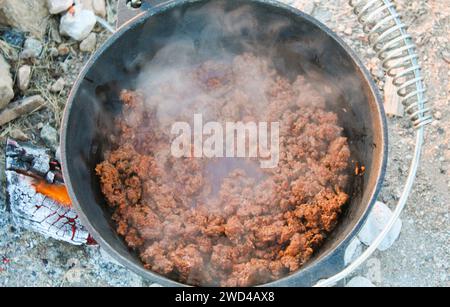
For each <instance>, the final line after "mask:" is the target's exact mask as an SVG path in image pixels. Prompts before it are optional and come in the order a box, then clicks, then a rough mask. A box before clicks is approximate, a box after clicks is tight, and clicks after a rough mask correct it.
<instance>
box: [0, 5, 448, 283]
mask: <svg viewBox="0 0 450 307" xmlns="http://www.w3.org/2000/svg"><path fill="white" fill-rule="evenodd" d="M90 1H91V0H83V1H82V2H85V5H86V3H87V4H88V8H89V10H90V11H92V12H93V13H95V14H97V16H99V17H101V18H102V19H103V20H105V21H106V22H108V23H109V24H111V25H113V24H114V20H115V4H116V0H108V1H104V0H103V1H94V2H95V5H90V4H89V2H90ZM284 1H285V2H287V3H289V4H291V5H294V6H296V7H298V8H300V9H302V10H304V11H306V12H307V13H310V14H312V15H314V16H315V17H317V18H318V19H320V20H321V21H322V22H324V23H325V24H326V25H328V26H329V27H330V28H332V29H333V30H334V31H336V32H337V33H338V34H339V35H340V36H341V37H343V38H344V40H345V41H346V42H347V43H348V44H349V45H350V46H351V47H352V48H353V49H354V50H355V51H356V52H357V53H358V54H359V56H360V57H361V59H362V60H363V61H364V62H365V64H366V65H367V66H368V67H369V68H370V70H371V72H372V73H373V75H374V77H375V79H376V81H377V83H378V85H379V86H380V89H383V88H384V82H385V78H384V76H383V73H382V70H381V68H380V63H379V62H378V61H377V60H376V59H374V53H373V52H372V51H370V49H369V48H368V46H367V39H366V37H365V35H364V34H363V33H362V31H361V27H360V26H359V25H358V24H357V22H356V21H355V17H354V16H353V14H352V13H351V8H350V6H349V5H348V4H347V1H346V0H334V1H326V0H315V1H305V0H297V1H295V0H294V1H289V0H284ZM8 2H14V3H17V1H10V0H3V1H2V0H0V7H2V5H3V6H4V8H3V12H1V11H0V22H3V23H4V24H9V25H12V27H10V26H1V25H0V53H1V54H0V58H4V59H5V61H2V60H1V59H0V71H2V73H1V74H0V79H1V80H0V109H1V108H2V107H4V106H5V105H7V104H8V102H9V101H10V100H11V101H13V102H14V101H20V99H21V98H23V97H30V96H33V95H40V96H41V97H42V100H43V101H44V102H43V106H42V108H41V109H39V110H34V109H33V110H30V111H31V112H30V113H27V114H23V115H22V116H20V117H19V118H17V119H15V120H13V121H9V122H7V123H4V124H3V123H2V124H0V142H1V144H4V141H5V139H6V138H7V137H8V136H11V137H14V138H17V139H22V140H29V141H31V142H33V143H35V144H41V145H44V144H46V145H47V146H50V147H54V148H56V147H57V144H58V135H57V133H56V131H57V129H58V128H59V125H60V120H61V115H62V110H63V108H64V104H65V101H66V98H67V95H68V91H69V90H70V87H71V84H72V83H73V81H74V80H75V78H76V76H77V74H78V72H79V71H80V69H81V68H82V66H83V64H84V63H85V62H86V61H87V59H88V58H89V56H90V55H91V52H92V51H93V50H95V49H96V48H97V47H98V46H100V45H101V43H102V42H103V41H104V40H105V39H106V38H107V37H108V36H109V32H108V31H107V30H105V28H104V27H102V26H101V25H99V24H98V23H97V25H95V26H93V25H92V27H93V28H92V27H91V25H90V24H89V23H92V17H93V15H94V14H91V13H87V14H84V13H83V14H84V15H86V16H84V17H83V18H86V20H84V21H83V25H84V27H81V28H77V27H76V26H74V25H77V21H76V20H73V18H72V17H70V16H66V15H68V14H69V13H71V12H70V11H69V12H68V13H66V10H67V8H68V5H67V3H69V6H70V4H71V3H72V1H71V0H69V1H64V0H63V1H49V2H54V3H53V4H54V5H53V6H51V11H52V12H53V13H54V14H53V15H51V16H50V17H48V14H49V13H48V9H47V8H46V6H45V3H46V2H47V1H46V0H39V1H31V2H33V4H32V5H38V6H39V3H41V4H42V6H40V7H35V8H33V9H32V11H33V12H34V14H33V15H36V16H35V18H39V20H40V22H43V21H42V20H46V21H45V24H43V25H41V26H40V27H36V26H35V24H36V22H32V21H30V20H29V18H32V17H26V18H23V20H22V23H18V22H19V21H20V20H19V19H18V18H13V17H14V16H24V15H25V16H29V15H30V14H27V12H26V11H24V12H22V13H21V14H19V15H14V14H18V13H17V12H14V11H11V8H10V7H8V5H9V4H8ZM28 2H30V0H27V1H23V3H24V5H25V8H21V7H20V5H19V7H18V8H17V7H16V8H15V9H27V7H26V5H27V3H28ZM91 2H92V1H91ZM100 2H102V3H104V4H105V6H104V7H102V4H101V3H100ZM395 2H396V3H397V4H398V8H399V10H400V11H401V12H402V13H403V15H404V16H405V21H406V22H407V23H408V24H410V25H411V26H410V29H409V31H410V32H411V34H412V35H413V37H414V38H415V39H416V41H417V44H418V46H419V51H420V55H421V59H422V64H423V68H424V74H425V80H426V84H427V86H428V90H429V91H428V96H429V99H430V101H431V103H432V105H433V108H434V112H433V113H434V117H435V122H434V123H433V124H432V125H431V126H430V127H429V128H427V134H426V144H425V150H424V156H423V160H422V163H421V167H420V171H419V174H418V179H417V182H416V184H415V186H414V192H413V193H412V195H411V197H410V199H409V202H408V206H407V208H406V211H405V212H404V213H403V215H402V221H403V227H402V230H401V234H400V237H399V239H398V240H397V241H396V242H395V244H394V245H393V246H392V247H391V248H389V249H388V250H387V251H383V252H379V251H378V252H376V253H375V254H374V255H373V256H372V257H371V259H370V260H369V261H367V262H366V263H365V264H364V265H363V266H362V267H361V268H360V270H359V271H358V272H357V274H358V275H360V276H363V277H365V278H367V279H368V280H370V281H371V282H372V283H373V284H375V285H377V286H450V281H449V276H450V263H449V255H450V250H449V248H450V227H449V225H450V224H449V212H450V196H449V193H448V192H449V190H450V179H449V178H450V176H449V171H450V143H449V140H450V113H449V112H447V111H446V109H447V108H448V107H449V103H450V98H449V97H450V96H449V93H450V82H449V80H450V72H449V67H450V38H449V33H450V7H449V5H448V1H447V0H428V1H425V0H398V1H395ZM5 3H6V4H5ZM99 3H100V4H99ZM44 8H45V9H44ZM28 10H30V7H28ZM70 10H72V9H70ZM5 11H6V13H5ZM72 13H73V12H72ZM8 14H9V15H8ZM39 14H43V15H45V19H43V18H41V17H42V16H41V17H37V16H39ZM88 15H89V16H88ZM11 16H13V17H11ZM73 16H75V15H73ZM61 18H63V19H65V23H66V26H65V28H64V27H62V29H60V27H59V24H60V19H61ZM30 25H31V26H30ZM86 25H87V26H86ZM60 30H62V31H60ZM30 33H31V34H30ZM5 72H8V75H9V74H10V80H9V79H8V76H7V74H6V73H5ZM12 96H14V98H13V97H12ZM37 105H39V106H40V104H39V102H38V103H37ZM9 106H11V103H9ZM0 121H1V118H0ZM389 128H390V133H389V137H390V151H389V171H388V176H387V180H386V182H385V184H384V187H383V191H382V193H381V195H380V197H379V199H380V201H382V202H384V203H386V204H388V205H389V206H391V208H393V207H394V206H395V203H396V201H397V200H398V197H399V195H400V193H401V189H402V182H403V180H404V179H405V176H406V173H407V170H408V162H409V160H410V158H411V157H412V150H413V145H414V138H413V135H414V131H413V129H412V128H411V127H410V125H409V122H408V120H407V119H406V118H401V117H395V118H394V117H391V118H390V119H389ZM3 165H4V149H3V145H2V146H0V169H3V168H4V167H3ZM0 179H1V182H2V185H3V184H4V173H3V172H0ZM4 202H5V193H4V190H3V188H2V190H1V191H0V286H77V285H85V286H94V285H98V286H149V285H151V283H150V282H148V281H145V280H143V279H141V278H140V277H138V276H137V275H135V274H133V273H131V272H129V271H128V270H126V269H124V268H123V267H120V266H118V265H117V264H115V263H114V262H113V261H111V259H110V258H109V257H108V256H107V255H105V254H104V253H103V252H102V251H100V249H99V248H96V247H75V246H71V245H68V244H65V243H61V242H58V241H55V240H52V239H45V238H43V237H41V236H40V235H38V234H35V233H31V232H27V231H23V230H20V229H16V228H15V227H14V226H13V225H11V223H10V217H9V213H8V212H6V211H5V205H4Z"/></svg>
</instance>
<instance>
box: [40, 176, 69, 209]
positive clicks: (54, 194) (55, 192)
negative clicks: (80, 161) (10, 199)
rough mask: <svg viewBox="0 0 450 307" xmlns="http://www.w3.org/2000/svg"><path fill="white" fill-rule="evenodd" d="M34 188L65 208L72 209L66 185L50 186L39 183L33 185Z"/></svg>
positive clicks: (45, 183) (43, 182)
mask: <svg viewBox="0 0 450 307" xmlns="http://www.w3.org/2000/svg"><path fill="white" fill-rule="evenodd" d="M33 187H34V188H35V190H36V192H38V193H41V194H43V195H45V196H47V197H49V198H51V199H53V200H55V201H57V202H59V203H60V204H62V205H63V206H65V207H71V206H72V202H71V200H70V198H69V194H68V193H67V189H66V187H65V186H64V185H60V184H49V183H47V182H45V181H42V180H41V181H37V182H34V183H33Z"/></svg>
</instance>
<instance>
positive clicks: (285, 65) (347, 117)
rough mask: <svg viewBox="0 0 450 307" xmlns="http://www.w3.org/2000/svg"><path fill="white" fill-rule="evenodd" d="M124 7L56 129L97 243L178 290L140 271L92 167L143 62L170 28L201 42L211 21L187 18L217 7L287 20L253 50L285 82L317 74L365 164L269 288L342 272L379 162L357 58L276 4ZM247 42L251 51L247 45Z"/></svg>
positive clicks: (383, 145) (380, 138) (243, 1)
mask: <svg viewBox="0 0 450 307" xmlns="http://www.w3.org/2000/svg"><path fill="white" fill-rule="evenodd" d="M124 1H126V0H121V6H122V9H123V8H125V9H127V10H128V9H129V10H130V11H128V12H127V13H125V14H124V12H123V11H121V18H124V16H125V18H128V17H130V16H132V15H137V16H136V17H135V18H133V19H131V20H130V21H129V22H127V23H125V24H124V25H123V26H122V27H121V28H119V30H118V31H117V32H116V33H115V34H114V35H113V36H112V37H111V38H110V39H109V40H108V41H107V42H106V43H105V44H104V45H103V47H102V48H100V50H98V51H97V52H96V53H95V54H94V55H93V56H92V58H91V59H90V61H89V62H88V63H87V65H86V67H85V68H84V70H83V72H82V73H81V74H80V76H79V78H78V80H77V81H76V83H75V85H74V87H73V89H72V92H71V94H70V98H69V101H68V103H67V107H66V110H65V114H64V120H63V124H62V158H63V171H64V179H65V182H66V184H67V187H68V190H69V193H70V197H71V199H72V201H73V205H74V207H75V209H76V210H77V212H78V213H79V216H80V218H81V220H82V222H83V223H84V224H85V226H86V227H87V228H88V229H89V231H90V232H91V234H92V235H93V236H94V238H95V239H96V240H97V241H98V243H99V244H100V246H101V247H102V248H104V249H105V250H106V251H107V252H109V253H110V254H111V255H112V256H113V257H114V258H115V259H116V260H118V261H119V262H120V263H122V264H123V265H124V266H125V267H127V268H129V269H131V270H133V271H134V272H136V273H138V274H140V275H141V276H143V277H145V278H148V279H149V280H152V281H154V282H157V283H159V284H161V285H167V286H179V285H181V284H180V283H177V282H175V281H173V280H170V279H168V278H165V277H163V276H160V275H158V274H156V273H153V272H151V271H149V270H146V269H145V268H144V267H143V265H142V263H141V261H140V260H139V258H138V257H137V255H136V254H135V253H133V252H131V251H130V249H129V248H128V247H127V246H126V244H125V243H124V241H123V240H122V239H121V238H120V237H119V236H118V235H117V233H116V231H115V226H114V225H113V222H112V220H111V212H110V210H109V209H108V206H107V205H106V203H105V200H104V197H103V196H102V193H101V191H100V185H99V180H98V178H97V176H96V175H95V171H94V168H95V166H96V165H97V164H98V163H99V162H101V161H102V160H103V156H102V153H103V152H104V150H106V149H107V148H108V144H107V142H105V139H106V138H105V133H108V131H109V132H110V129H112V128H111V127H112V125H111V123H112V118H113V117H114V116H115V114H117V112H118V108H119V106H120V102H119V99H118V92H119V91H120V89H124V88H133V84H134V83H135V80H136V77H137V75H138V74H139V71H140V69H141V68H142V65H143V64H144V63H145V62H146V61H148V60H150V59H152V57H153V56H154V55H155V53H156V52H157V51H158V50H160V49H161V48H163V47H164V46H165V45H166V44H167V43H168V38H169V37H171V36H172V34H173V31H176V29H180V28H182V29H183V31H185V33H184V34H186V35H189V36H190V37H192V38H194V39H195V38H199V39H201V37H200V36H201V35H203V34H202V33H204V32H202V29H203V28H204V27H205V26H207V25H208V22H209V21H210V20H211V17H214V11H211V12H209V14H195V18H193V17H192V14H186V12H188V11H192V9H195V8H200V7H202V6H205V5H211V3H215V2H216V3H217V4H218V5H220V6H221V7H222V8H223V9H224V10H225V11H226V10H233V9H236V8H239V7H242V6H246V7H248V8H250V10H251V12H252V15H253V16H254V18H256V19H257V20H258V22H259V23H260V24H262V25H264V24H276V22H278V21H286V20H288V21H289V25H288V26H287V27H284V28H283V30H282V32H280V33H275V34H274V33H273V32H271V31H272V30H270V29H271V28H266V27H264V26H262V27H261V28H260V29H259V31H260V33H259V35H257V36H256V40H257V41H256V46H254V47H255V48H256V47H257V50H259V52H267V54H269V55H270V56H271V58H272V59H273V61H274V63H275V66H279V68H282V69H280V71H282V72H283V73H284V74H286V75H288V77H289V76H296V75H299V74H303V75H306V76H310V77H311V78H318V77H319V78H321V79H322V80H328V82H330V84H334V85H336V86H337V87H338V88H339V90H340V91H339V93H340V94H339V95H338V96H336V97H334V98H333V100H334V101H335V103H333V105H332V108H333V109H334V111H335V112H337V114H338V116H339V120H340V123H341V125H342V126H343V127H344V133H345V135H346V136H347V137H348V139H349V143H350V146H351V150H352V154H353V159H354V160H355V161H358V162H359V163H360V164H361V165H364V166H365V173H364V175H363V176H360V177H357V178H356V179H355V180H354V182H353V184H352V187H353V188H352V189H353V191H352V193H351V199H350V201H349V204H348V206H347V207H346V209H345V211H344V212H343V214H342V216H341V218H340V222H339V225H338V226H337V227H336V229H335V230H334V231H333V233H332V234H331V235H330V236H329V238H328V239H327V241H326V242H325V244H324V245H323V246H322V247H321V248H320V250H319V251H318V252H317V253H316V254H315V255H314V257H313V258H312V259H311V260H310V261H309V262H308V263H307V264H306V265H305V266H304V267H302V268H301V269H300V270H299V271H297V272H295V273H293V274H291V275H289V276H287V277H285V278H282V279H280V280H277V281H274V282H272V283H270V284H269V285H270V286H311V285H314V284H315V283H316V282H317V281H319V280H320V279H324V278H327V277H330V276H331V275H334V274H336V273H337V272H339V271H340V270H342V269H343V267H344V261H343V258H344V257H343V255H344V251H345V248H346V247H347V246H348V244H349V243H350V241H351V240H352V239H353V238H354V237H355V236H356V234H357V233H358V231H359V229H360V227H361V226H362V225H363V224H364V222H365V219H366V217H367V214H368V212H369V211H370V209H371V207H372V206H373V204H374V202H375V201H376V197H377V194H378V191H379V190H380V188H381V185H382V180H383V177H384V173H385V167H386V158H387V128H386V120H385V114H384V113H383V107H382V101H381V99H380V96H379V93H378V91H377V89H376V87H375V85H374V83H373V81H372V79H371V77H370V75H369V73H368V72H367V70H366V69H365V68H364V66H363V64H362V63H361V61H360V60H359V59H358V58H357V57H356V55H355V54H354V53H353V52H352V50H350V48H349V47H348V46H347V45H346V44H345V43H344V42H343V41H342V40H341V39H340V38H339V37H337V36H336V35H335V34H334V33H333V32H332V31H331V30H330V29H328V28H327V27H325V26H324V25H323V24H321V23H320V22H318V21H317V20H315V19H314V18H312V17H310V16H308V15H306V14H304V13H302V12H300V11H298V10H296V9H294V8H292V7H289V6H286V5H283V4H280V3H278V2H275V1H263V0H251V1H250V0H233V1H225V0H209V1H207V0H202V1H179V0H177V1H169V2H167V3H166V4H161V3H160V2H161V1H156V0H150V1H144V3H143V6H142V7H141V8H140V9H138V10H135V11H133V10H132V9H130V8H126V6H125V5H124ZM151 3H153V4H155V3H157V4H158V5H151ZM138 13H139V14H138ZM180 25H181V26H180ZM213 29H214V27H213ZM216 31H217V32H216V33H214V32H213V33H211V31H210V33H209V34H208V35H213V36H214V35H215V36H216V39H218V41H223V44H222V45H221V46H222V48H230V49H232V51H233V52H237V53H238V52H239V50H240V48H241V49H242V48H243V44H244V41H245V44H246V47H245V48H248V45H249V41H248V40H245V39H243V38H242V37H243V36H242V33H241V36H239V37H234V38H233V37H229V36H227V37H221V35H223V32H222V31H221V30H220V29H216ZM274 36H276V37H274ZM254 39H255V38H253V41H252V42H250V46H252V45H251V44H255V41H254ZM250 48H251V47H250ZM267 54H266V55H267ZM312 80H314V79H312Z"/></svg>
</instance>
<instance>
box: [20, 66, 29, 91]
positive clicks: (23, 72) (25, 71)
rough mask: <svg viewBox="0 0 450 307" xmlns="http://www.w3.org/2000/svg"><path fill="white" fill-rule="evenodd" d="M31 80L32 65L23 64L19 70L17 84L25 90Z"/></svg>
mask: <svg viewBox="0 0 450 307" xmlns="http://www.w3.org/2000/svg"><path fill="white" fill-rule="evenodd" d="M30 80H31V67H30V66H29V65H23V66H21V67H20V68H19V70H18V71H17V85H18V87H19V89H20V90H21V91H22V92H25V91H26V90H27V89H28V87H29V85H30Z"/></svg>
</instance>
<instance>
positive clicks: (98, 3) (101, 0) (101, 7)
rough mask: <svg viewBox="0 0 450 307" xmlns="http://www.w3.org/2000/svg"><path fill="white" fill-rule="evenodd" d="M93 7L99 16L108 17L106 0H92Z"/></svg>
mask: <svg viewBox="0 0 450 307" xmlns="http://www.w3.org/2000/svg"><path fill="white" fill-rule="evenodd" d="M92 8H93V9H94V13H95V15H97V16H100V17H103V18H105V17H106V2H105V0H92Z"/></svg>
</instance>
